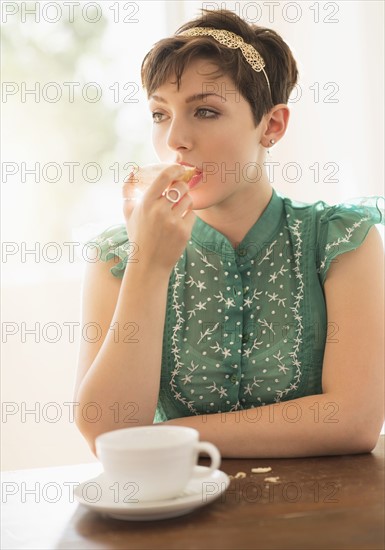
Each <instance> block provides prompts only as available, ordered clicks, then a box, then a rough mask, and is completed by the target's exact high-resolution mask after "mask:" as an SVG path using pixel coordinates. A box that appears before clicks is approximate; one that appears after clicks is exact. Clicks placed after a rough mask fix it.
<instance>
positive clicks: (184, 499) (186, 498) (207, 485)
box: [74, 466, 230, 521]
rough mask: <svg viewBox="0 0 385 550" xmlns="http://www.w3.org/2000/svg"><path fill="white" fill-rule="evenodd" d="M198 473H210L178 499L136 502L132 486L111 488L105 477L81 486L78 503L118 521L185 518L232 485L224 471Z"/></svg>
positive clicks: (201, 469) (195, 481)
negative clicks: (118, 488) (183, 516)
mask: <svg viewBox="0 0 385 550" xmlns="http://www.w3.org/2000/svg"><path fill="white" fill-rule="evenodd" d="M195 469H196V470H198V471H200V472H202V471H204V470H207V472H208V474H207V476H204V477H201V478H199V479H192V480H191V481H190V482H189V483H188V485H187V487H186V489H185V490H184V492H183V493H182V494H181V495H180V496H178V497H175V498H171V499H167V500H158V501H151V502H135V494H134V492H133V491H132V488H131V490H130V486H128V487H126V490H124V489H123V488H121V489H120V491H118V490H117V484H115V486H114V487H115V488H111V483H107V481H106V479H105V477H104V474H100V475H99V476H98V477H95V478H94V479H90V480H88V481H85V482H83V483H81V484H80V485H78V486H77V487H76V488H75V490H74V495H75V497H76V498H77V500H78V501H79V502H80V503H81V504H83V505H84V506H87V508H89V509H91V510H94V511H95V512H99V513H101V514H103V515H106V516H109V517H113V518H116V519H124V520H131V521H151V520H155V519H166V518H173V517H177V516H182V515H184V514H188V513H189V512H192V511H193V510H195V509H196V508H200V507H201V506H206V504H209V503H210V502H212V501H213V500H216V499H217V498H218V497H219V496H220V495H221V494H222V493H223V492H224V491H226V489H227V487H228V486H229V484H230V479H229V477H228V476H227V474H225V473H224V472H222V471H221V470H214V472H212V473H211V474H210V473H209V472H210V469H209V468H207V467H206V466H196V467H195Z"/></svg>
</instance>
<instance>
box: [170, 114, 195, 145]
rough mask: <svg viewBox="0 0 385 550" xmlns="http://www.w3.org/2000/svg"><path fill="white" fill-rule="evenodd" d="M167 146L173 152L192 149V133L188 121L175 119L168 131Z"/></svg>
mask: <svg viewBox="0 0 385 550" xmlns="http://www.w3.org/2000/svg"><path fill="white" fill-rule="evenodd" d="M167 145H168V147H169V148H170V149H172V150H173V151H177V150H178V149H181V148H183V149H191V147H192V133H191V129H189V127H188V124H187V123H186V121H183V120H182V119H180V118H179V119H177V118H174V120H173V121H172V122H171V124H170V126H169V129H168V136H167Z"/></svg>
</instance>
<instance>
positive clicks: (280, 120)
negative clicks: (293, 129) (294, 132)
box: [262, 103, 290, 147]
mask: <svg viewBox="0 0 385 550" xmlns="http://www.w3.org/2000/svg"><path fill="white" fill-rule="evenodd" d="M289 118H290V110H289V107H288V106H287V105H286V104H285V103H279V104H278V105H274V107H273V108H272V109H271V111H270V112H269V113H268V114H267V115H266V130H265V132H264V133H263V135H262V142H263V144H264V146H265V147H270V145H271V141H270V140H271V139H273V140H274V141H275V143H277V142H278V141H279V140H280V139H281V138H282V137H283V136H284V135H285V132H286V129H287V126H288V124H289Z"/></svg>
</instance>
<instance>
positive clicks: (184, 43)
mask: <svg viewBox="0 0 385 550" xmlns="http://www.w3.org/2000/svg"><path fill="white" fill-rule="evenodd" d="M201 11H202V12H203V14H202V15H201V16H199V17H197V18H196V19H194V20H192V21H189V22H188V23H185V24H184V25H182V26H181V27H180V28H179V29H178V30H177V31H176V33H175V35H174V36H172V37H170V38H164V39H162V40H160V41H159V42H157V43H156V44H155V45H154V46H153V48H152V49H151V50H150V51H149V52H148V53H147V55H146V56H145V58H144V59H143V62H142V67H141V77H142V85H143V88H144V89H146V90H147V94H148V96H150V95H152V94H153V93H154V91H155V90H156V89H157V88H159V87H160V86H162V85H163V84H164V83H165V82H166V80H167V79H168V78H169V77H171V76H172V75H175V76H176V79H177V80H176V83H177V89H178V90H179V87H180V82H181V78H182V75H183V71H184V70H185V68H186V67H187V66H188V64H189V62H190V61H191V60H193V59H197V58H208V59H210V60H213V61H215V62H216V63H217V64H218V66H219V68H220V71H219V73H216V75H217V76H220V75H222V74H227V75H229V76H230V77H231V79H232V81H233V82H234V84H235V86H236V88H237V89H238V91H239V92H240V94H241V95H242V96H243V97H244V98H245V99H246V100H247V101H248V102H249V104H250V106H251V110H252V113H253V117H254V121H255V125H256V126H258V124H259V123H260V122H261V120H262V117H263V115H265V114H266V113H268V112H269V111H270V109H271V108H272V107H273V106H274V105H277V104H278V103H284V104H287V102H288V100H289V96H290V94H291V92H292V90H293V88H294V86H295V85H296V83H297V79H298V70H297V64H296V61H295V59H294V57H293V54H292V53H291V50H290V48H289V46H288V45H287V44H286V43H285V42H284V40H283V39H282V38H281V36H280V35H279V34H278V33H276V32H275V31H273V30H272V29H268V28H265V27H260V26H258V25H253V24H248V23H246V22H245V21H244V20H243V19H241V18H240V17H238V15H236V14H235V13H234V12H232V11H229V10H205V9H202V10H201ZM194 27H210V28H213V29H225V30H228V31H231V32H234V33H235V34H238V35H239V36H241V37H242V38H243V40H244V41H245V42H247V43H249V44H252V45H253V46H254V47H255V49H256V50H257V51H258V52H259V53H260V54H261V56H262V57H263V59H264V61H265V71H266V74H267V76H268V79H269V82H270V87H271V95H272V97H270V93H269V88H268V86H267V82H266V79H265V77H264V75H263V73H262V72H260V73H257V72H256V71H254V70H253V69H252V68H251V66H250V65H249V64H248V63H247V61H246V60H245V59H244V57H243V55H242V53H241V51H240V50H239V49H236V50H233V49H230V48H228V47H226V46H223V45H222V44H220V43H219V42H217V41H216V40H215V39H214V38H212V37H210V36H194V37H189V36H178V34H179V33H181V32H183V31H185V30H187V29H191V28H194ZM213 77H214V76H213Z"/></svg>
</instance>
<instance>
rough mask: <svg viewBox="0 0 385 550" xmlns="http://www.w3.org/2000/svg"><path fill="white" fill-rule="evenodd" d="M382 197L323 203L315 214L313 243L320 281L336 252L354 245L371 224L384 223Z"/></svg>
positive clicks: (342, 251)
mask: <svg viewBox="0 0 385 550" xmlns="http://www.w3.org/2000/svg"><path fill="white" fill-rule="evenodd" d="M384 200H385V199H384V197H364V198H357V199H352V200H351V201H349V203H346V204H338V205H335V206H329V207H325V209H324V210H323V212H322V214H321V216H320V218H319V228H318V243H317V269H318V273H319V276H320V280H321V283H322V284H323V283H324V281H325V277H326V274H327V271H328V269H329V267H330V265H331V263H332V261H333V260H334V259H335V258H336V257H337V256H339V255H340V254H343V253H344V252H349V251H350V250H355V249H356V248H358V247H359V246H360V245H361V244H362V243H363V241H364V240H365V237H366V235H367V234H368V232H369V230H370V228H371V227H372V226H373V225H376V224H383V225H385V222H384V217H385V216H384Z"/></svg>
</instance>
